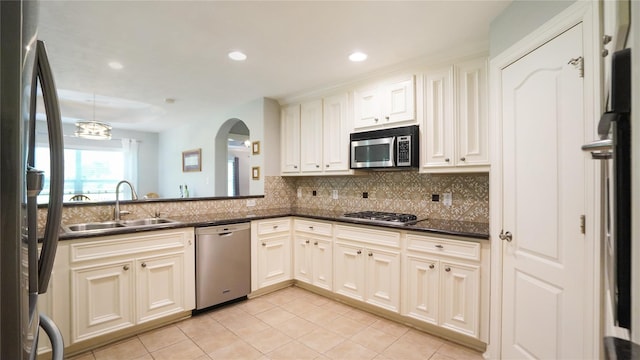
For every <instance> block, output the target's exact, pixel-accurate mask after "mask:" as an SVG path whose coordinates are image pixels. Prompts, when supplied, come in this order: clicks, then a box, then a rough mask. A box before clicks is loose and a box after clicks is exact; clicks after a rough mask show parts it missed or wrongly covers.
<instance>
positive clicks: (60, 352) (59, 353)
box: [40, 313, 64, 360]
mask: <svg viewBox="0 0 640 360" xmlns="http://www.w3.org/2000/svg"><path fill="white" fill-rule="evenodd" d="M40 327H41V328H42V330H44V332H45V333H46V334H47V336H48V337H49V342H51V360H63V359H64V340H63V338H62V333H60V329H58V327H57V326H56V324H55V323H54V322H53V320H51V319H50V318H49V317H48V316H46V315H44V314H42V313H40Z"/></svg>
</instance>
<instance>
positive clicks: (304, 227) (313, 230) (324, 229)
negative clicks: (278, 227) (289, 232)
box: [293, 219, 333, 236]
mask: <svg viewBox="0 0 640 360" xmlns="http://www.w3.org/2000/svg"><path fill="white" fill-rule="evenodd" d="M293 224H294V225H293V228H294V229H295V231H301V232H306V233H310V234H317V235H324V236H331V235H332V232H333V231H332V228H333V226H332V225H331V224H329V223H324V222H318V221H308V220H300V219H295V220H294V222H293Z"/></svg>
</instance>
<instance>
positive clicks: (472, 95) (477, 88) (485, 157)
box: [456, 58, 489, 166]
mask: <svg viewBox="0 0 640 360" xmlns="http://www.w3.org/2000/svg"><path fill="white" fill-rule="evenodd" d="M456 90H457V91H456V102H457V109H456V110H457V120H458V121H457V122H456V125H457V128H456V131H457V137H456V140H457V146H456V150H457V151H456V155H457V157H456V164H457V165H462V166H473V165H488V164H489V140H488V137H489V129H488V121H487V113H488V105H489V104H488V96H487V92H488V90H487V60H486V59H484V58H482V59H476V60H471V61H467V62H464V63H461V64H458V65H456Z"/></svg>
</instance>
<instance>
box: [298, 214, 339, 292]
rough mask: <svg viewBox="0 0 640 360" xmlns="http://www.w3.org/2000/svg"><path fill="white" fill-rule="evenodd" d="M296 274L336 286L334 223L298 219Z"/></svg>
mask: <svg viewBox="0 0 640 360" xmlns="http://www.w3.org/2000/svg"><path fill="white" fill-rule="evenodd" d="M293 221H294V234H293V236H294V241H293V243H294V249H293V263H294V273H293V277H294V278H295V279H296V280H299V281H303V282H306V283H308V284H312V285H315V286H317V287H320V288H323V289H326V290H330V291H331V290H333V275H332V274H333V240H332V237H331V236H332V233H333V231H332V224H331V223H325V222H319V221H309V220H302V219H294V220H293Z"/></svg>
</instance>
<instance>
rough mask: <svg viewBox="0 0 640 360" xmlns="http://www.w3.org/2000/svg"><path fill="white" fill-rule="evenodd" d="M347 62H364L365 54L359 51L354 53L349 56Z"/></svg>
mask: <svg viewBox="0 0 640 360" xmlns="http://www.w3.org/2000/svg"><path fill="white" fill-rule="evenodd" d="M349 60H351V61H353V62H360V61H365V60H367V54H365V53H363V52H360V51H356V52H354V53H353V54H351V55H349Z"/></svg>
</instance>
